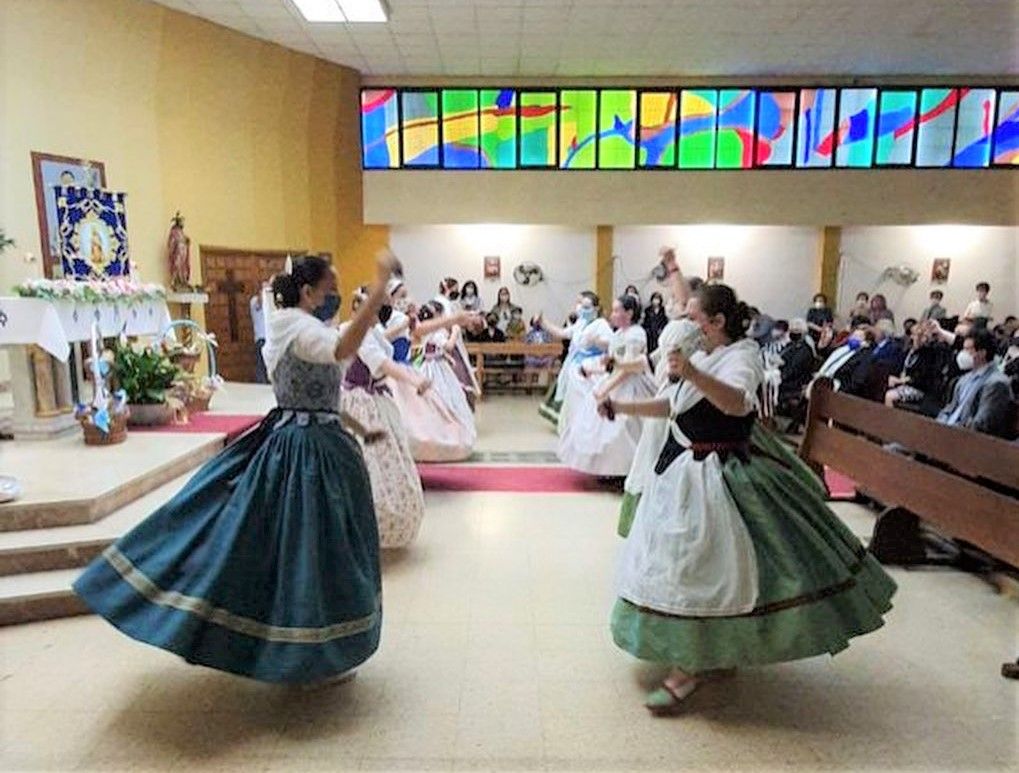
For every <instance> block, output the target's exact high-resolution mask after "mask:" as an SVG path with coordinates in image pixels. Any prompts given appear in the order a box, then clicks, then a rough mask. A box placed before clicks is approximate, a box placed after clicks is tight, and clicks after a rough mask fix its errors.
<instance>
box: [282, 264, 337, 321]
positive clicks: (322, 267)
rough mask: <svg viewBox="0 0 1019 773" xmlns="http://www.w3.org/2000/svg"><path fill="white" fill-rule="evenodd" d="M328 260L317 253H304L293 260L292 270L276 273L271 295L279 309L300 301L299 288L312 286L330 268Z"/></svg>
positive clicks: (319, 280)
mask: <svg viewBox="0 0 1019 773" xmlns="http://www.w3.org/2000/svg"><path fill="white" fill-rule="evenodd" d="M330 268H331V267H330V264H329V261H327V260H325V259H324V258H320V257H319V256H318V255H305V256H304V257H303V258H298V259H297V260H295V261H294V267H293V271H292V272H291V273H289V274H288V273H286V272H285V271H283V272H281V273H279V274H277V275H276V276H275V277H274V278H273V280H272V297H273V300H274V301H275V302H276V305H277V306H279V307H280V308H281V309H292V308H294V307H295V306H297V305H298V304H299V303H300V302H301V289H302V288H304V287H314V286H315V285H317V284H318V283H319V282H321V281H322V279H323V278H324V277H325V275H326V274H328V273H329V270H330Z"/></svg>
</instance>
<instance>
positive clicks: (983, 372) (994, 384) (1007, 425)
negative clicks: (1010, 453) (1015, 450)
mask: <svg viewBox="0 0 1019 773" xmlns="http://www.w3.org/2000/svg"><path fill="white" fill-rule="evenodd" d="M994 351H995V342H994V336H993V335H991V334H990V333H989V332H988V331H987V330H974V331H972V332H970V333H969V334H968V335H967V336H966V339H965V341H964V342H963V347H962V351H960V352H959V353H958V355H957V358H956V359H957V362H958V365H959V369H960V370H961V371H963V375H962V376H961V377H960V378H959V380H958V381H957V382H956V384H955V390H954V391H953V392H952V399H951V400H949V402H948V405H946V406H945V407H944V409H942V411H941V413H939V414H938V422H939V423H941V424H948V425H951V426H955V427H965V428H966V429H971V430H974V431H975V432H984V433H986V434H988V435H995V436H997V437H1002V438H1006V439H1007V438H1011V437H1012V429H1013V424H1014V418H1013V415H1012V411H1013V410H1014V405H1013V397H1012V387H1011V385H1010V384H1009V381H1008V378H1006V377H1005V376H1004V375H1003V374H1002V373H1001V372H999V371H998V369H997V368H996V367H995V366H994Z"/></svg>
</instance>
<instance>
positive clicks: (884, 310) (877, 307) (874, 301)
mask: <svg viewBox="0 0 1019 773" xmlns="http://www.w3.org/2000/svg"><path fill="white" fill-rule="evenodd" d="M883 319H887V320H890V321H891V322H892V324H893V325H894V324H895V315H894V314H893V313H892V310H891V309H889V308H888V301H887V300H886V299H885V297H884V296H883V295H881V294H880V293H878V294H877V295H875V296H874V297H873V298H871V299H870V324H872V325H876V324H877V323H878V322H880V321H881V320H883Z"/></svg>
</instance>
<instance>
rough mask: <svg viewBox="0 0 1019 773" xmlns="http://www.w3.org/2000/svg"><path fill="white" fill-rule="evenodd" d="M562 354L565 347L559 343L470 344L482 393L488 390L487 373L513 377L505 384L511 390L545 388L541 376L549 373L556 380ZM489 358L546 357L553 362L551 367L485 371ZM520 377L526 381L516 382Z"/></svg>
mask: <svg viewBox="0 0 1019 773" xmlns="http://www.w3.org/2000/svg"><path fill="white" fill-rule="evenodd" d="M562 353H563V345H562V344H561V343H558V342H557V343H549V344H526V343H524V342H523V341H507V342H506V343H502V344H479V343H467V354H469V355H470V356H471V357H472V358H473V362H474V370H475V372H476V373H477V378H478V385H479V386H480V387H481V391H482V393H484V390H485V375H486V374H492V375H495V374H503V373H508V374H511V375H513V376H514V380H513V381H512V382H511V383H510V384H507V385H506V386H507V387H509V388H515V389H526V390H527V391H528V392H530V391H531V390H532V389H540V388H543V385H542V384H541V383H540V376H541V374H542V373H547V374H548V375H549V378H552V377H554V376H555V374H556V373H558V371H559V357H560V356H561V355H562ZM486 355H487V356H489V357H544V358H548V359H549V360H550V364H549V365H548V366H547V367H543V368H529V367H526V366H520V367H499V366H495V367H488V368H486V367H485V357H486ZM517 376H523V378H520V379H517V378H516V377H517ZM480 396H481V395H479V397H480Z"/></svg>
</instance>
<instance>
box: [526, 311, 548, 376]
mask: <svg viewBox="0 0 1019 773" xmlns="http://www.w3.org/2000/svg"><path fill="white" fill-rule="evenodd" d="M524 343H525V344H550V343H552V334H551V333H549V332H548V331H547V330H545V328H543V327H542V326H541V325H539V324H538V318H537V317H531V320H530V322H529V323H528V329H527V335H525V336H524ZM554 361H555V357H532V356H530V355H528V356H527V357H525V358H524V365H526V366H527V367H528V368H548V367H551V365H552V363H553V362H554Z"/></svg>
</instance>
